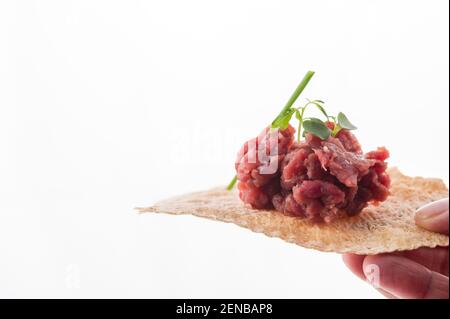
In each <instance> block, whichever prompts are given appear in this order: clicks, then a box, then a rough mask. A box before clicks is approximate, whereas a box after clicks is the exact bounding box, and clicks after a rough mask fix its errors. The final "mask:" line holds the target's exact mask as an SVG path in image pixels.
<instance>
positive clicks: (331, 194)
mask: <svg viewBox="0 0 450 319" xmlns="http://www.w3.org/2000/svg"><path fill="white" fill-rule="evenodd" d="M311 76H312V75H311ZM305 78H306V77H305ZM307 80H308V81H309V79H307ZM306 83H307V81H306ZM305 85H306V84H305V79H304V81H303V82H302V83H301V85H299V88H300V90H299V89H298V88H297V90H296V92H294V95H293V97H291V99H290V100H289V102H288V104H287V106H286V107H285V108H284V109H283V110H282V112H281V113H280V115H279V116H278V117H277V118H276V119H275V121H274V122H273V123H272V126H270V127H267V128H265V129H264V130H263V131H262V132H261V134H260V135H259V136H258V137H256V138H254V139H251V140H249V141H248V142H246V143H245V144H244V145H243V146H242V148H241V150H240V151H239V153H238V156H237V160H236V163H235V168H236V172H237V175H236V179H237V181H238V186H237V187H238V189H239V197H240V198H241V200H242V201H243V202H244V203H246V204H249V205H251V207H253V208H256V209H273V208H275V209H276V210H278V211H280V212H283V213H286V214H289V215H292V216H297V217H300V218H306V219H309V220H312V221H314V222H322V221H324V222H327V223H328V222H331V221H333V220H335V219H337V218H341V217H345V216H354V215H357V214H358V213H360V212H361V211H362V210H363V209H364V208H365V207H367V206H368V205H369V204H375V205H376V204H377V203H379V202H382V201H384V200H386V199H387V197H388V196H389V186H390V178H389V175H388V174H387V173H386V169H387V163H386V162H385V161H386V159H387V158H388V157H389V152H388V151H387V150H386V149H385V148H384V147H380V148H378V149H377V150H375V151H372V152H368V153H365V154H364V153H363V151H362V149H361V145H360V143H359V142H358V140H357V138H356V137H355V135H354V134H353V133H352V132H350V130H352V129H356V127H354V126H353V124H351V123H350V122H349V120H348V119H347V117H346V116H345V115H344V114H342V113H339V115H338V116H337V117H334V116H329V115H328V114H327V113H326V111H325V109H324V108H323V102H322V101H320V100H314V101H309V100H308V101H309V102H308V103H307V104H306V105H305V106H304V107H302V108H292V104H293V103H294V101H295V99H296V98H297V97H298V95H299V94H300V92H301V91H302V90H303V88H304V87H305ZM309 105H313V106H316V107H317V108H318V109H319V110H320V111H321V112H322V113H323V114H324V115H325V117H326V119H325V120H324V121H321V120H319V119H317V118H306V117H305V114H304V113H305V109H306V107H307V106H309ZM294 114H295V115H296V117H297V119H298V120H299V128H298V131H299V132H298V133H299V134H298V137H297V139H296V138H295V133H296V130H295V129H294V128H293V127H292V126H291V125H290V124H289V121H290V119H291V117H292V116H293V115H294ZM302 127H303V129H304V133H303V139H302V138H301V136H302V135H301V134H300V131H301V129H302Z"/></svg>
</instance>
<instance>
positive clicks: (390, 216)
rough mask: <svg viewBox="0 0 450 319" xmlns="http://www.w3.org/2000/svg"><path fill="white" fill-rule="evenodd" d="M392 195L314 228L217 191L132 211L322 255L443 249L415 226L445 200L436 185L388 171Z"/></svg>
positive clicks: (436, 237)
mask: <svg viewBox="0 0 450 319" xmlns="http://www.w3.org/2000/svg"><path fill="white" fill-rule="evenodd" d="M389 175H390V176H391V179H392V185H391V195H390V196H389V198H388V199H387V200H386V201H385V202H383V203H381V204H380V205H379V206H373V205H370V206H369V207H367V208H366V209H364V210H363V211H362V212H361V213H360V214H359V215H357V216H354V217H348V218H343V219H340V220H336V221H333V222H332V223H330V224H313V223H311V222H309V221H306V220H304V219H300V218H298V217H291V216H286V215H284V214H282V213H280V212H277V211H268V210H254V209H251V208H249V207H247V206H245V205H244V204H243V203H242V202H241V201H240V199H239V198H238V195H237V192H236V191H226V190H224V188H216V189H212V190H209V191H204V192H198V193H193V194H188V195H184V196H180V197H176V198H172V199H169V200H165V201H162V202H159V203H156V204H155V205H154V206H151V207H147V208H137V209H138V211H139V212H141V213H167V214H174V215H181V214H190V215H194V216H198V217H204V218H209V219H213V220H218V221H222V222H228V223H233V224H236V225H238V226H241V227H244V228H247V229H250V230H252V231H254V232H257V233H263V234H265V235H267V236H270V237H278V238H281V239H283V240H285V241H287V242H290V243H295V244H297V245H300V246H303V247H306V248H312V249H317V250H320V251H326V252H336V253H354V254H361V255H373V254H379V253H387V252H393V251H403V250H412V249H416V248H419V247H436V246H448V236H446V235H442V234H437V233H433V232H430V231H427V230H425V229H422V228H419V227H418V226H416V225H415V223H414V213H415V211H416V210H417V208H419V207H421V206H423V205H425V204H427V203H429V202H432V201H435V200H438V199H441V198H444V197H448V189H447V187H446V186H445V184H444V182H443V181H442V180H439V179H431V178H422V177H409V176H405V175H403V174H402V173H401V172H400V171H399V170H398V169H396V168H392V169H390V170H389Z"/></svg>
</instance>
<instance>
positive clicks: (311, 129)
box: [303, 118, 331, 140]
mask: <svg viewBox="0 0 450 319" xmlns="http://www.w3.org/2000/svg"><path fill="white" fill-rule="evenodd" d="M303 128H304V129H305V132H308V133H311V134H313V135H315V136H317V137H319V138H320V139H322V140H326V139H327V138H329V137H330V135H331V132H330V129H329V128H328V127H327V126H326V125H325V123H324V122H322V121H321V120H319V119H316V118H310V119H307V120H304V121H303Z"/></svg>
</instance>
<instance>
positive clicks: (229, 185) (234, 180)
mask: <svg viewBox="0 0 450 319" xmlns="http://www.w3.org/2000/svg"><path fill="white" fill-rule="evenodd" d="M236 182H237V175H234V177H233V179H232V180H231V182H230V184H228V186H227V190H228V191H230V190H232V189H233V187H234V185H235V184H236Z"/></svg>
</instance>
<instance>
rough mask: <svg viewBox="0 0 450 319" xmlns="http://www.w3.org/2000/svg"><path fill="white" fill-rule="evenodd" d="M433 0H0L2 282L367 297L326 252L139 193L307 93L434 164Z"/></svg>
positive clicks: (442, 123) (57, 288)
mask: <svg viewBox="0 0 450 319" xmlns="http://www.w3.org/2000/svg"><path fill="white" fill-rule="evenodd" d="M448 9H449V8H448V1H446V0H435V1H430V0H426V1H425V0H423V1H412V0H405V1H399V0H396V1H362V0H357V1H356V0H355V1H336V0H330V1H323V0H321V1H318V0H314V1H312V0H311V1H298V0H297V1H278V0H277V1H262V0H258V1H230V0H228V1H206V0H205V1H1V2H0V297H182V298H184V297H268V298H278V297H287V298H316V297H323V298H334V297H342V298H349V297H353V298H368V297H378V294H377V293H376V292H375V291H374V290H373V289H372V288H371V287H370V286H369V285H367V284H365V283H363V282H361V281H359V280H358V279H357V278H355V277H354V276H353V275H351V274H350V272H349V271H348V270H347V269H346V268H345V267H344V266H343V264H342V262H341V259H340V256H339V255H336V254H329V253H328V254H327V253H320V252H316V251H312V250H307V249H303V248H301V247H297V246H295V245H292V244H287V243H284V242H282V241H281V240H278V239H270V238H267V237H265V236H263V235H259V234H254V233H252V232H250V231H247V230H245V229H241V228H239V227H236V226H234V225H228V224H223V223H217V222H212V221H207V220H202V219H197V218H194V217H188V216H183V217H173V216H162V215H137V214H136V213H135V211H133V207H135V206H143V205H150V204H152V203H153V202H155V201H157V200H160V199H163V198H166V197H170V196H172V195H176V194H180V193H185V192H190V191H195V190H201V189H205V188H209V187H212V186H215V185H220V184H225V183H227V182H228V180H229V179H230V177H232V176H233V173H234V172H233V161H234V156H235V154H236V151H237V150H238V148H239V147H240V145H241V143H242V142H243V141H244V140H246V139H248V138H250V137H252V136H254V135H255V134H256V133H258V132H259V131H260V130H261V129H262V128H263V127H264V126H265V125H266V124H267V123H268V122H270V121H271V120H272V119H273V117H274V116H275V115H276V114H277V113H278V111H279V110H280V109H281V107H282V106H283V105H284V103H285V102H286V100H287V98H288V97H289V96H290V94H291V92H292V90H293V89H294V88H295V86H296V85H297V84H298V82H299V80H300V79H301V78H302V77H303V75H304V73H305V72H306V71H307V70H309V69H311V70H315V71H316V72H317V73H316V75H315V77H314V78H313V80H312V81H311V83H310V85H309V86H308V88H307V89H306V91H305V92H304V95H303V96H302V97H303V98H305V97H310V98H320V99H323V100H325V101H326V105H327V108H328V109H329V110H330V111H331V112H332V113H337V112H338V111H343V112H345V113H346V114H347V115H348V116H349V117H350V119H351V120H352V121H353V122H354V123H355V124H357V125H358V126H359V130H358V131H357V134H358V137H359V139H360V140H361V142H362V143H363V145H364V148H365V149H366V150H370V149H372V148H375V147H376V146H379V145H380V146H381V145H385V146H386V147H388V148H389V150H390V151H391V153H392V157H391V160H390V162H391V164H392V165H396V166H400V167H401V169H402V170H403V171H404V172H406V173H408V174H412V175H423V176H435V177H440V178H443V179H444V180H445V181H446V182H447V183H448V172H449V171H448V164H449V150H448V142H449V141H448V132H449V122H448V116H449V114H448V113H449V95H448V85H449V83H448V82H449V81H448V76H449V74H448V67H449V65H448V55H449V47H448V45H449V43H448V36H449V34H448V22H449V16H448Z"/></svg>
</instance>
